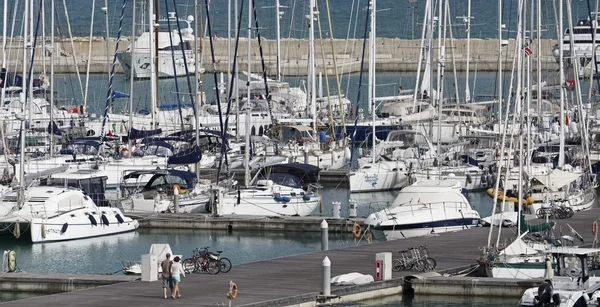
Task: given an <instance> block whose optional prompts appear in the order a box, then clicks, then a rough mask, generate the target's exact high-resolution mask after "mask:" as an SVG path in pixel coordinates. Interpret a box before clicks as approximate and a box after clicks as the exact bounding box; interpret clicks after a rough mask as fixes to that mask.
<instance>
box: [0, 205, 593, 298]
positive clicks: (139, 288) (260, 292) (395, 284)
mask: <svg viewBox="0 0 600 307" xmlns="http://www.w3.org/2000/svg"><path fill="white" fill-rule="evenodd" d="M598 213H600V209H599V208H594V209H592V210H591V211H588V212H586V213H579V214H576V215H575V216H573V217H572V218H571V219H569V220H568V221H565V222H562V223H559V224H558V225H557V228H558V229H563V230H565V231H566V229H567V226H566V223H568V224H569V225H571V226H572V227H573V228H575V229H576V231H577V232H578V233H580V234H581V235H582V236H583V239H584V242H585V243H588V244H589V243H592V242H593V241H594V237H593V236H592V234H591V233H590V231H589V228H590V222H589V218H588V217H587V216H588V215H595V214H598ZM488 232H489V228H487V227H476V228H472V229H469V230H466V231H461V232H454V233H444V234H440V235H434V236H429V237H420V238H413V239H410V238H409V239H403V240H393V241H385V242H373V243H371V244H361V245H359V246H349V247H345V248H336V249H331V250H328V251H318V252H313V253H308V254H300V255H295V256H288V257H282V258H277V259H270V260H264V261H257V262H251V263H246V264H241V265H234V266H233V268H232V270H231V271H230V272H229V273H226V274H225V273H221V274H217V275H208V274H206V273H200V274H189V276H187V277H186V278H185V279H183V282H182V293H183V296H182V298H181V299H179V300H178V301H177V304H178V305H181V306H188V305H189V306H192V305H197V304H198V303H199V302H202V303H201V305H202V306H212V305H214V304H215V303H219V302H221V303H225V304H227V299H226V296H225V294H226V293H227V288H228V285H229V281H230V280H233V281H234V282H235V283H236V284H237V285H238V287H239V290H238V291H239V292H238V296H237V297H236V299H235V300H234V301H233V302H232V303H234V304H235V305H236V306H304V305H303V304H307V305H305V306H314V304H315V300H316V298H317V296H318V295H319V292H320V291H322V282H321V271H322V267H321V262H322V261H323V259H324V258H325V257H328V258H329V259H330V261H331V274H332V276H335V275H340V274H346V273H349V272H358V273H362V274H373V272H374V269H375V263H374V260H375V254H376V253H380V252H390V253H393V254H397V251H399V250H402V249H406V248H408V247H411V246H415V245H420V244H427V246H428V247H429V249H430V253H431V255H432V256H434V257H435V258H436V259H437V262H438V272H439V273H440V274H444V273H445V272H446V273H447V274H451V275H453V274H457V273H461V272H462V273H464V272H466V271H472V270H473V267H476V262H475V261H474V259H477V258H478V257H479V256H480V251H479V248H478V247H479V246H484V245H485V244H486V240H487V235H488ZM513 235H514V234H513V233H512V232H511V231H510V230H508V231H505V232H504V235H503V236H504V237H505V238H506V239H509V238H510V237H512V236H513ZM501 241H504V239H502V240H501ZM19 274H21V273H14V274H8V273H7V274H3V275H2V276H3V278H2V279H0V280H1V281H2V283H5V282H6V280H7V279H9V277H10V279H12V278H16V277H15V276H18V275H19ZM420 274H422V276H426V275H427V273H418V272H416V271H413V272H393V274H392V279H390V280H388V281H380V282H375V283H373V284H369V285H360V286H332V287H331V291H332V292H331V293H332V295H334V296H340V297H341V299H342V301H345V302H356V301H362V300H367V299H373V298H375V297H385V296H392V295H398V294H401V293H402V292H403V291H405V290H404V289H405V288H406V286H407V285H406V284H405V280H406V278H405V277H407V276H419V275H420ZM440 274H438V276H439V275H440ZM35 275H37V278H42V279H43V278H44V275H43V274H35ZM444 275H445V274H444ZM25 276H28V275H25ZM50 276H53V275H50ZM63 276H64V277H62V280H63V283H66V284H68V283H69V279H70V278H71V279H78V278H79V277H78V275H77V274H75V275H74V274H69V275H63ZM290 276H293V278H290ZM54 277H55V278H57V279H60V278H61V277H60V274H59V275H58V276H54ZM86 277H87V278H89V275H88V276H86ZM80 278H81V279H84V276H82V277H80ZM127 278H128V277H127ZM106 279H113V280H114V277H110V276H109V277H105V276H98V280H99V281H101V280H106ZM420 279H421V280H420V281H419V280H418V281H416V282H415V283H414V285H413V286H412V287H413V288H414V291H415V294H417V295H418V294H421V295H422V294H428V295H432V294H434V295H435V294H438V295H448V294H450V293H453V294H454V295H474V296H480V295H481V296H488V295H492V296H511V297H516V298H518V297H520V296H521V294H522V292H523V291H524V289H526V288H528V287H530V286H531V285H535V284H536V283H539V282H540V280H530V281H526V280H514V279H513V280H505V279H491V278H477V277H471V278H465V277H458V278H456V280H454V277H429V278H427V277H425V278H424V279H423V277H421V278H420ZM444 284H448V286H444ZM449 286H451V287H452V288H448V287H449ZM500 287H501V288H502V289H503V291H504V292H499V288H500ZM200 288H201V289H202V291H197V290H192V289H200ZM188 289H189V290H188ZM511 289H512V290H511ZM186 290H187V291H186ZM90 298H98V299H90ZM100 298H102V299H100ZM83 299H85V300H89V301H88V303H87V304H90V305H92V306H101V305H105V304H106V303H107V302H110V304H113V305H115V306H120V305H121V304H123V302H128V303H127V304H130V303H131V302H135V303H136V304H140V305H146V306H154V305H160V304H164V302H163V298H162V297H161V291H160V281H155V282H151V283H148V282H142V281H139V280H138V281H125V282H124V283H119V284H115V285H111V286H103V287H99V288H93V289H87V290H81V291H75V292H66V293H61V294H55V295H51V296H42V297H37V298H29V299H25V300H19V301H13V302H10V303H5V305H6V306H36V305H39V304H42V303H43V304H46V305H49V306H64V305H69V304H76V302H79V301H81V300H83ZM311 303H312V305H310V304H311Z"/></svg>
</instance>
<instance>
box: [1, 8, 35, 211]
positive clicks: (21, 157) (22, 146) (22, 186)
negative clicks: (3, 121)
mask: <svg viewBox="0 0 600 307" xmlns="http://www.w3.org/2000/svg"><path fill="white" fill-rule="evenodd" d="M29 9H30V7H29V0H25V9H24V12H23V19H24V20H25V22H23V77H22V80H23V81H22V83H21V93H20V94H19V100H21V129H20V131H19V133H20V136H19V138H20V140H21V141H20V142H19V184H20V195H19V196H21V197H19V206H20V203H21V202H22V201H23V199H22V196H23V193H24V191H25V121H26V120H27V112H25V108H26V107H27V95H25V91H26V90H27V86H26V84H27V45H28V44H27V31H28V29H29V21H27V16H28V12H29ZM5 12H6V10H5ZM5 29H6V28H5Z"/></svg>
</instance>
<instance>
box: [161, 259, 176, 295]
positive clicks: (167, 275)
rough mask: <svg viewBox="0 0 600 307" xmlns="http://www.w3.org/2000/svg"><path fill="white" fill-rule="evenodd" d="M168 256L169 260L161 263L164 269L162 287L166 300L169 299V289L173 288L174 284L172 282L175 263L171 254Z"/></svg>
mask: <svg viewBox="0 0 600 307" xmlns="http://www.w3.org/2000/svg"><path fill="white" fill-rule="evenodd" d="M166 256H167V259H165V260H163V261H162V262H161V263H160V267H161V269H162V287H163V294H164V296H165V298H167V288H169V289H172V288H173V282H172V281H171V265H172V264H173V261H171V254H169V253H167V255H166Z"/></svg>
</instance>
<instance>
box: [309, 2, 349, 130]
mask: <svg viewBox="0 0 600 307" xmlns="http://www.w3.org/2000/svg"><path fill="white" fill-rule="evenodd" d="M315 7H317V8H318V7H319V2H318V1H317V0H315ZM317 26H318V27H319V42H320V43H321V44H320V45H321V46H320V47H321V64H322V65H323V71H324V72H325V88H326V89H327V110H328V111H329V126H330V127H331V135H332V136H333V139H335V121H334V120H333V108H332V106H331V94H330V93H329V74H327V69H326V68H325V48H324V46H323V45H324V43H323V30H322V29H321V14H318V15H317ZM333 56H334V58H335V51H334V54H333ZM316 68H317V64H316V63H315V69H316ZM338 99H341V97H338ZM342 111H343V109H342V108H340V112H342Z"/></svg>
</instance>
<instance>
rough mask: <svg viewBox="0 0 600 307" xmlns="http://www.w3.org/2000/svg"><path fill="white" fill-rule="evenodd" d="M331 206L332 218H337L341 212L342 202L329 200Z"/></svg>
mask: <svg viewBox="0 0 600 307" xmlns="http://www.w3.org/2000/svg"><path fill="white" fill-rule="evenodd" d="M331 206H332V207H333V218H334V219H339V218H340V216H341V212H342V203H341V202H339V201H333V202H331Z"/></svg>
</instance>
